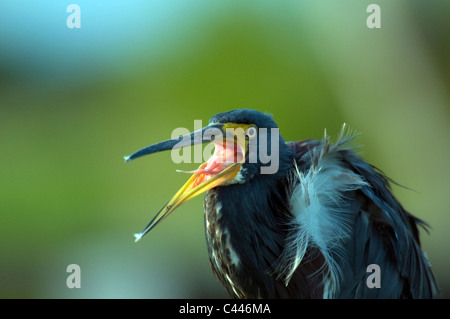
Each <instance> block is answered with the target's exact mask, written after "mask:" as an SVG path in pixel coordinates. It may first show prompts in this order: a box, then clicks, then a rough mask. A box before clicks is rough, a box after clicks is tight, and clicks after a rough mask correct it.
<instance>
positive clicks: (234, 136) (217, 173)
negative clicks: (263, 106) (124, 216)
mask: <svg viewBox="0 0 450 319" xmlns="http://www.w3.org/2000/svg"><path fill="white" fill-rule="evenodd" d="M203 143H212V144H213V145H214V153H213V154H212V156H211V157H210V158H209V159H208V160H207V161H206V162H205V163H203V164H201V165H200V167H199V168H198V169H197V170H194V171H190V172H185V173H192V176H191V178H190V179H189V180H188V181H187V182H186V184H184V185H183V187H181V189H180V190H179V191H178V192H177V193H176V194H175V196H174V197H173V198H172V199H171V200H170V201H169V202H168V203H167V204H166V205H165V206H164V207H163V208H162V209H161V210H160V211H159V212H158V214H157V215H156V216H155V217H154V218H153V219H152V220H151V221H150V223H149V224H148V226H147V227H146V228H145V229H144V230H143V231H142V232H141V233H139V234H135V238H136V241H138V240H139V239H140V238H142V237H143V236H144V235H146V234H147V233H148V232H149V231H150V230H152V229H153V228H154V227H155V226H156V225H157V224H158V223H160V222H161V221H162V220H163V219H164V218H166V217H167V216H168V215H169V214H170V213H171V212H173V211H174V210H175V209H176V208H177V207H179V206H180V205H181V204H183V203H185V202H187V201H188V200H190V199H192V198H194V197H196V196H198V195H200V194H202V193H204V192H206V191H208V190H210V189H212V188H215V187H218V186H228V185H232V184H243V183H247V182H248V181H250V180H252V179H255V178H257V177H262V176H264V177H265V178H269V179H272V178H278V177H280V176H283V175H284V174H285V168H286V163H285V162H286V157H287V156H286V153H287V152H288V149H287V146H286V143H285V142H284V140H283V138H282V137H281V135H280V134H279V132H278V126H277V124H276V123H275V121H274V120H273V119H272V117H271V116H269V115H267V114H264V113H261V112H258V111H255V110H250V109H238V110H233V111H229V112H224V113H219V114H216V115H214V116H213V117H211V119H210V121H209V125H207V126H205V127H203V128H202V129H200V130H197V131H195V132H193V133H190V134H187V135H184V136H181V137H179V138H176V139H170V140H167V141H163V142H160V143H157V144H153V145H150V146H147V147H145V148H143V149H141V150H139V151H137V152H135V153H133V154H132V155H130V156H125V161H127V162H129V161H131V160H133V159H136V158H138V157H141V156H144V155H149V154H153V153H157V152H161V151H166V150H173V149H178V148H183V147H190V146H193V145H195V144H203Z"/></svg>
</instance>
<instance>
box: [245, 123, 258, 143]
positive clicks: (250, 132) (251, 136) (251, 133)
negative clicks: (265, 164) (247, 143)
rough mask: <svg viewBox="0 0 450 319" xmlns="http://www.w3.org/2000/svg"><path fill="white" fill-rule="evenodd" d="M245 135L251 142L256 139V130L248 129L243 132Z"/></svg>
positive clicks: (252, 127)
mask: <svg viewBox="0 0 450 319" xmlns="http://www.w3.org/2000/svg"><path fill="white" fill-rule="evenodd" d="M245 135H247V136H248V138H249V139H250V140H253V139H254V138H255V137H256V128H255V127H254V126H251V127H249V128H248V129H247V130H246V131H245Z"/></svg>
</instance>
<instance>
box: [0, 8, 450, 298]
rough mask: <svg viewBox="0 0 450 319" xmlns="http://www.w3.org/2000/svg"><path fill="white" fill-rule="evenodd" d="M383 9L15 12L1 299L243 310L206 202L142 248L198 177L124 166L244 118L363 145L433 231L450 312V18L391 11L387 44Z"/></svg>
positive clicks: (166, 167)
mask: <svg viewBox="0 0 450 319" xmlns="http://www.w3.org/2000/svg"><path fill="white" fill-rule="evenodd" d="M71 3H76V4H78V5H79V7H80V9H81V28H80V29H76V28H75V29H69V28H68V27H67V25H66V19H67V17H68V16H69V15H70V13H68V12H66V8H67V7H68V6H69V4H71ZM370 3H372V1H364V0H346V1H331V0H328V1H313V0H305V1H300V0H292V1H288V0H287V1H286V0H285V1H261V0H259V1H256V0H255V1H237V0H226V1H225V0H223V1H210V2H205V1H198V0H171V1H163V0H152V1H149V0H146V1H144V0H142V1H131V0H130V1H118V0H95V1H94V0H78V1H74V2H70V1H51V0H40V1H31V0H14V1H12V0H11V1H9V0H3V1H1V2H0V147H1V156H0V181H1V182H0V216H1V222H0V236H1V237H0V297H2V298H216V297H227V294H226V292H225V289H224V288H222V286H221V285H220V283H219V282H218V281H217V280H216V279H215V278H214V276H213V274H212V272H211V269H210V266H209V261H208V257H207V253H206V247H205V240H204V233H203V211H202V209H203V208H202V196H200V197H199V198H196V199H194V200H192V201H190V202H188V203H186V204H185V205H183V207H181V208H179V209H178V210H177V211H175V212H174V213H173V214H172V215H171V216H170V218H168V219H167V220H165V221H164V223H162V224H161V225H159V226H158V228H156V229H155V230H154V231H153V232H152V233H151V234H150V235H149V236H147V237H145V238H144V239H143V240H142V241H141V242H139V243H137V244H135V243H134V241H133V233H135V232H138V231H141V230H142V228H143V227H144V226H145V225H146V224H147V222H148V221H149V220H150V218H151V217H153V215H154V214H155V213H156V212H157V211H158V210H159V209H160V208H161V207H162V206H163V205H164V204H165V203H166V202H167V201H168V200H169V199H170V198H171V197H172V195H173V194H174V193H175V192H176V191H177V190H178V188H179V187H181V185H183V183H184V182H185V181H186V180H187V178H188V176H187V175H186V174H179V173H176V172H175V170H176V169H192V168H193V167H195V166H196V165H197V164H193V166H192V164H178V165H177V164H174V163H173V162H172V161H171V160H170V153H168V152H166V153H161V154H156V155H154V156H152V157H151V158H150V157H149V158H145V159H144V158H143V159H141V160H138V161H136V162H132V163H129V164H124V162H123V156H124V155H128V154H130V153H131V152H133V151H135V150H137V149H138V148H141V147H143V146H146V145H148V144H152V143H154V142H157V141H161V140H164V139H167V138H169V137H170V135H171V132H172V130H173V129H175V128H177V127H185V128H188V129H189V130H192V129H193V124H194V122H193V121H194V120H203V121H204V123H206V122H207V120H208V119H209V117H210V116H211V115H213V114H215V113H218V112H222V111H226V110H231V109H234V108H244V107H245V108H254V109H257V110H260V111H264V112H269V113H272V114H273V115H274V118H275V120H276V121H277V123H278V125H279V126H280V130H281V134H282V135H283V136H284V137H285V139H286V140H300V139H306V138H321V137H322V136H323V130H324V129H325V128H326V129H327V132H328V134H330V135H332V136H335V135H336V134H337V133H338V131H339V128H340V127H341V125H342V123H343V122H346V123H347V124H348V125H349V126H350V127H352V128H353V129H354V130H356V131H359V132H361V133H362V135H361V136H360V137H359V142H360V143H361V144H363V146H364V147H363V148H362V151H363V153H362V155H363V157H364V158H366V159H368V160H369V161H371V162H372V163H373V164H375V165H376V166H378V167H379V168H381V169H382V170H383V171H384V172H385V173H386V174H387V175H389V176H390V177H392V178H393V179H394V180H396V181H397V182H399V183H400V184H402V185H405V186H407V187H409V188H411V189H412V190H409V189H404V188H400V187H397V186H394V193H395V194H396V196H397V197H398V198H399V199H400V200H401V202H402V203H403V204H404V206H405V207H406V208H407V209H408V210H409V211H411V212H412V213H414V214H415V215H417V216H419V217H420V218H423V219H425V220H426V221H428V222H429V223H430V225H431V226H432V230H431V232H430V234H427V233H426V232H424V231H422V232H421V234H422V242H423V247H424V250H425V251H426V252H427V254H428V257H429V259H430V261H431V263H432V265H433V269H434V272H435V275H436V277H437V279H438V281H439V283H440V286H441V288H442V290H443V292H444V295H445V296H446V297H448V296H450V270H449V269H448V265H449V264H450V253H449V250H448V248H447V247H448V244H449V242H450V232H449V231H448V229H449V228H450V217H449V210H450V196H449V191H450V170H449V160H448V159H449V158H450V147H449V145H450V125H449V124H450V114H449V111H450V107H449V105H450V104H449V100H450V96H449V92H450V90H449V86H450V59H449V56H450V41H449V37H450V20H449V19H448V17H449V15H450V2H449V1H445V0H442V1H436V0H435V1H427V2H426V3H425V2H423V1H418V0H417V1H406V0H404V1H402V0H398V1H387V0H386V1H377V2H376V3H377V4H378V5H379V6H380V8H381V28H380V29H369V28H368V27H367V25H366V19H367V17H368V16H369V13H367V12H366V8H367V6H368V5H369V4H370ZM73 263H75V264H78V265H80V267H81V289H75V288H74V289H69V288H67V286H66V278H67V276H68V275H69V274H68V273H67V272H66V267H67V266H68V265H69V264H73Z"/></svg>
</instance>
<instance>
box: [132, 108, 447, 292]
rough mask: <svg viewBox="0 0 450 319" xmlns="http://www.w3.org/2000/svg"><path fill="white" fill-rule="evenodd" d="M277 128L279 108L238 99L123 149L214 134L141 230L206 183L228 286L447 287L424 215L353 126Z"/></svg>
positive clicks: (212, 242) (214, 251) (213, 241)
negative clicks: (319, 132) (318, 136)
mask: <svg viewBox="0 0 450 319" xmlns="http://www.w3.org/2000/svg"><path fill="white" fill-rule="evenodd" d="M277 130H278V127H277V124H276V123H275V122H274V120H273V119H272V117H271V116H269V115H266V114H263V113H260V112H258V111H254V110H249V109H238V110H234V111H230V112H225V113H220V114H217V115H214V116H213V117H212V118H211V119H210V124H209V125H208V126H206V127H204V128H203V129H201V130H199V131H196V132H194V133H192V134H188V135H185V136H182V137H180V138H178V139H172V140H167V141H165V142H161V143H157V144H154V145H151V146H148V147H146V148H143V149H142V150H140V151H138V152H136V153H134V154H132V155H130V156H127V157H125V159H126V161H130V160H132V159H135V158H137V157H140V156H143V155H147V154H152V153H156V152H160V151H164V150H170V149H174V148H181V147H187V146H190V145H193V144H198V143H213V144H214V146H215V151H214V154H213V155H212V157H211V158H210V159H209V160H208V161H207V162H205V163H204V164H202V165H201V166H200V167H199V169H198V170H195V171H193V172H192V173H193V175H192V177H191V178H190V179H189V181H188V182H187V183H186V184H185V185H184V186H183V187H182V188H181V189H180V191H179V192H178V193H177V194H176V195H175V196H174V197H173V198H172V199H171V200H170V201H169V202H168V203H167V205H166V206H164V207H163V209H162V210H161V211H160V212H159V213H158V214H157V215H156V216H155V217H154V218H153V220H152V221H151V222H150V223H149V225H148V226H147V227H146V228H145V229H144V230H143V232H141V233H139V234H136V235H135V236H136V241H137V240H139V239H140V238H141V237H142V236H144V235H145V234H147V233H148V232H149V231H150V230H151V229H153V228H154V227H155V226H156V225H157V224H158V223H159V222H160V221H162V220H163V219H164V218H165V217H167V216H168V215H169V214H170V213H171V212H172V211H173V210H174V209H176V208H177V207H178V206H180V205H181V204H183V203H184V202H186V201H188V200H189V199H191V198H193V197H195V196H197V195H199V194H201V193H203V192H206V195H205V200H204V211H205V214H204V220H205V232H206V242H207V248H208V253H209V259H210V262H211V265H212V269H213V272H214V273H215V275H216V276H217V277H218V279H219V280H220V281H221V282H222V284H223V285H224V286H225V288H226V289H227V291H228V293H229V294H230V295H231V296H232V297H235V298H438V297H440V292H439V289H438V286H437V284H436V281H435V279H434V276H433V273H432V271H431V269H430V265H429V263H428V260H427V257H426V256H425V254H424V253H423V252H422V250H421V247H420V240H419V231H418V226H425V225H426V224H425V223H424V222H423V221H422V220H420V219H418V218H417V217H415V216H413V215H412V214H410V213H408V212H407V211H406V210H405V209H404V208H403V207H402V205H401V204H400V203H399V202H398V201H397V199H396V198H395V197H394V196H393V194H392V193H391V190H390V180H389V179H388V178H387V177H386V176H385V175H384V174H383V173H382V172H381V171H379V170H377V169H376V168H375V167H374V166H372V165H370V164H369V163H367V162H366V161H365V160H363V159H362V158H361V157H359V156H358V155H357V154H356V153H355V152H354V151H353V150H352V147H351V146H350V143H349V142H350V140H351V139H352V136H349V135H346V134H344V133H343V132H342V133H341V135H340V136H339V138H338V140H337V142H336V143H330V140H329V138H328V137H325V138H324V139H323V140H321V141H316V140H305V141H299V142H289V143H287V142H285V141H284V140H283V138H282V137H281V135H279V134H278V131H277ZM230 132H231V133H230ZM263 149H264V150H263ZM269 150H270V151H271V154H270V158H271V159H272V160H273V162H272V163H269V161H268V153H269V152H268V151H269ZM263 151H264V152H263ZM224 159H225V160H224ZM273 163H275V164H276V167H275V169H269V168H270V167H269V165H272V164H273ZM264 169H265V170H264ZM371 265H372V266H373V265H376V267H377V269H378V273H377V275H378V276H379V278H378V281H379V282H378V285H376V286H373V285H369V282H368V275H369V273H368V269H370V268H368V267H369V266H371Z"/></svg>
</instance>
